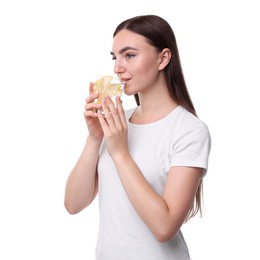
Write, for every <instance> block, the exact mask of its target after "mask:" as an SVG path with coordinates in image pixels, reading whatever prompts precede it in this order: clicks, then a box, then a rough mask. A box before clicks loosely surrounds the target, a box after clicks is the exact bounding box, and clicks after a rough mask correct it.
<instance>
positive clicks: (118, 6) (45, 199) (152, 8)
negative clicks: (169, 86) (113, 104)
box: [0, 0, 260, 260]
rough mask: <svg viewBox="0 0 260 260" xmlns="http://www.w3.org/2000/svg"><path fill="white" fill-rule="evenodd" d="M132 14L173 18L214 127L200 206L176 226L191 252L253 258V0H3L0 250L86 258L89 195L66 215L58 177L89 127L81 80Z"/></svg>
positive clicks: (92, 236)
mask: <svg viewBox="0 0 260 260" xmlns="http://www.w3.org/2000/svg"><path fill="white" fill-rule="evenodd" d="M140 14H157V15H160V16H162V17H163V18H165V19H166V20H167V21H168V22H169V23H170V24H171V25H172V27H173V29H174V31H175V35H176V38H177V42H178V45H179V51H180V56H181V60H182V65H183V70H184V74H185V77H186V81H187V85H188V88H189V91H190V94H191V96H192V99H193V101H194V104H195V107H196V109H197V112H198V115H199V117H200V118H201V119H202V120H203V121H205V122H206V123H207V125H208V126H209V128H210V131H211V135H212V151H211V154H210V163H209V171H208V175H207V176H206V178H205V179H204V182H205V183H204V197H205V215H204V217H203V218H202V219H200V218H197V217H196V218H195V219H193V220H192V221H191V222H189V223H188V224H186V225H185V226H184V227H183V232H184V235H185V237H186V240H187V243H188V246H189V248H190V253H191V256H192V259H193V260H209V259H210V260H219V259H222V260H225V259H227V260H230V259H236V260H238V259H241V260H242V259H260V253H259V248H258V247H259V239H258V236H259V232H260V229H259V219H260V213H259V198H260V192H259V181H258V180H259V178H258V175H259V173H260V172H259V161H258V160H259V145H260V143H259V132H260V129H259V115H258V113H259V104H258V99H259V94H257V93H259V92H257V89H258V88H259V87H260V80H259V67H260V64H259V60H260V52H259V46H260V37H259V31H260V30H259V24H260V18H259V8H258V5H257V1H253V0H247V1H239V0H237V1H232V0H218V1H211V0H204V1H203V0H198V1H193V0H190V1H187V0H180V1H174V0H172V1H170V0H169V1H166V0H160V1H158V0H156V1H151V0H150V1H140V0H138V1H112V0H110V1H106V0H103V1H100V0H99V1H98V0H95V1H83V0H82V1H79V0H73V1H72V0H70V1H69V0H63V1H61V0H60V1H59V0H44V1H43V0H42V1H39V0H31V1H29V0H23V1H18V0H4V1H1V2H0V37H1V39H0V124H1V126H0V240H1V242H0V259H3V260H11V259H12V260H16V259H27V260H35V259H37V260H41V259H44V260H46V259H63V260H65V259H77V260H80V259H82V260H83V259H89V260H93V259H94V251H95V244H96V237H97V228H98V207H97V203H96V202H95V203H94V204H93V205H91V206H90V207H89V208H88V209H86V210H84V211H82V212H81V213H79V214H77V215H74V216H71V215H69V214H68V213H67V212H66V210H65V209H64V206H63V197H64V188H65V182H66V179H67V177H68V174H69V172H70V170H71V168H72V167H73V165H74V163H75V162H76V160H77V158H78V156H79V154H80V152H81V150H82V148H83V145H84V142H85V138H86V135H87V128H86V125H85V122H84V118H83V110H84V100H85V98H86V96H87V94H88V82H89V81H90V80H92V79H93V77H95V76H96V75H101V74H103V73H110V72H112V70H113V62H112V60H111V57H110V50H111V43H112V33H113V31H114V29H115V27H116V25H117V24H118V23H119V22H121V21H122V20H124V19H126V18H129V17H132V16H135V15H140ZM123 98H124V106H125V108H128V107H130V106H132V104H133V102H132V101H133V99H132V98H130V97H123Z"/></svg>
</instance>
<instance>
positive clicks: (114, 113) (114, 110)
mask: <svg viewBox="0 0 260 260" xmlns="http://www.w3.org/2000/svg"><path fill="white" fill-rule="evenodd" d="M106 104H107V105H108V108H109V111H110V117H112V118H113V123H114V124H113V125H115V127H116V128H117V130H119V131H121V130H122V123H121V118H120V116H119V114H118V111H117V108H116V107H115V105H114V102H113V101H112V99H111V98H110V97H109V96H107V97H106ZM110 117H108V119H110Z"/></svg>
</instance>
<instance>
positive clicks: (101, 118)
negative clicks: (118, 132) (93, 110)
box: [97, 110, 110, 136]
mask: <svg viewBox="0 0 260 260" xmlns="http://www.w3.org/2000/svg"><path fill="white" fill-rule="evenodd" d="M97 117H98V120H99V123H100V125H101V127H102V130H103V132H104V135H105V136H107V135H108V133H109V132H110V128H109V126H108V124H107V121H106V118H105V116H104V115H103V114H102V113H101V110H98V112H97Z"/></svg>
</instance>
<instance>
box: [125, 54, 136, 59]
mask: <svg viewBox="0 0 260 260" xmlns="http://www.w3.org/2000/svg"><path fill="white" fill-rule="evenodd" d="M133 57H135V55H134V54H132V53H127V54H126V58H127V59H131V58H133Z"/></svg>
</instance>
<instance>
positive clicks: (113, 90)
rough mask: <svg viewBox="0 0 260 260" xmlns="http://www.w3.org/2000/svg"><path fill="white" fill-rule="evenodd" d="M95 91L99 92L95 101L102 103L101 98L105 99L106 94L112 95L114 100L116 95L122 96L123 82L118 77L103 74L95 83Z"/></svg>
mask: <svg viewBox="0 0 260 260" xmlns="http://www.w3.org/2000/svg"><path fill="white" fill-rule="evenodd" d="M94 91H98V93H99V96H98V98H97V99H96V100H95V103H97V104H100V103H101V100H102V99H104V98H105V96H106V95H108V96H110V97H111V99H112V100H114V98H115V97H116V96H121V95H122V92H123V84H122V83H121V82H120V81H119V80H118V79H115V78H113V77H112V76H109V75H106V76H102V77H101V78H99V79H98V80H97V81H96V82H95V83H94Z"/></svg>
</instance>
